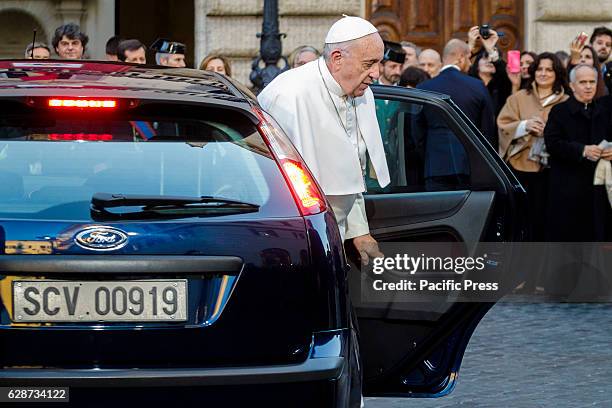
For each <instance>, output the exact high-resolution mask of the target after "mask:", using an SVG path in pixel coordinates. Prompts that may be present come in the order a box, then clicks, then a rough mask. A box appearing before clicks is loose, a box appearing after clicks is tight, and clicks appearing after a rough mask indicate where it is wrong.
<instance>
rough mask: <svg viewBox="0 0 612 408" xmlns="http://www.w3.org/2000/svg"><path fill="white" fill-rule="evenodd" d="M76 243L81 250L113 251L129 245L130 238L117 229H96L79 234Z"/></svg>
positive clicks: (89, 229)
mask: <svg viewBox="0 0 612 408" xmlns="http://www.w3.org/2000/svg"><path fill="white" fill-rule="evenodd" d="M74 241H75V242H76V243H77V245H78V246H80V247H81V248H85V249H92V250H94V251H112V250H115V249H119V248H123V247H124V246H125V245H126V244H127V241H128V236H127V234H126V233H125V232H123V231H121V230H118V229H117V228H110V227H95V228H88V229H86V230H83V231H81V232H79V233H78V234H77V235H76V237H75V239H74Z"/></svg>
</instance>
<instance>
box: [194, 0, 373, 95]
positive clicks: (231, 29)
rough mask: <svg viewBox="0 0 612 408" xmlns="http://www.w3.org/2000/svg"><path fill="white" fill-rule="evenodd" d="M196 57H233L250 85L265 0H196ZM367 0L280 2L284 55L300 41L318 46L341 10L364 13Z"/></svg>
mask: <svg viewBox="0 0 612 408" xmlns="http://www.w3.org/2000/svg"><path fill="white" fill-rule="evenodd" d="M194 1H195V3H194V5H195V33H194V34H195V41H196V47H195V48H196V50H195V53H196V54H195V56H196V58H195V60H196V61H197V63H199V62H200V61H201V60H202V58H203V57H204V56H205V55H206V54H209V53H211V52H215V53H220V54H223V55H225V56H228V57H230V59H231V61H232V71H233V76H234V78H236V79H238V80H239V81H240V82H242V83H244V84H245V85H247V86H250V85H251V83H250V81H249V79H248V78H249V73H250V71H251V61H252V59H253V57H254V56H255V55H256V54H257V52H258V51H259V39H258V38H257V37H256V34H257V33H258V32H260V31H261V23H262V13H263V0H194ZM364 4H365V2H364V0H335V1H323V0H282V1H280V2H279V15H280V21H279V23H280V32H281V33H286V34H287V38H285V39H283V55H288V54H289V53H290V52H291V51H292V50H293V49H294V48H296V47H297V46H299V45H312V46H314V47H316V48H318V49H319V50H321V49H322V48H323V40H324V38H325V34H326V33H327V30H328V29H329V27H330V26H331V24H332V23H333V22H334V21H336V20H337V19H339V18H340V17H341V16H342V14H343V13H344V14H350V15H356V16H362V15H363V11H364Z"/></svg>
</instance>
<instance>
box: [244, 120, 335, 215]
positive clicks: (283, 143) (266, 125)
mask: <svg viewBox="0 0 612 408" xmlns="http://www.w3.org/2000/svg"><path fill="white" fill-rule="evenodd" d="M253 112H254V113H255V115H257V117H258V118H259V125H258V128H259V132H260V133H261V135H262V137H263V139H264V141H265V142H266V144H267V145H268V146H269V147H270V150H271V151H272V154H273V155H274V158H275V160H276V162H277V163H278V166H279V167H280V170H281V172H282V173H283V176H284V177H285V179H286V180H287V184H289V187H290V188H291V193H292V194H293V197H294V199H295V202H296V203H297V205H298V207H299V209H300V213H301V214H302V215H314V214H318V213H320V212H322V211H325V208H326V204H325V197H324V195H323V193H322V192H321V189H320V187H319V186H318V185H317V182H316V181H315V179H314V177H313V176H312V174H310V171H309V170H308V168H307V167H306V164H305V163H304V161H303V160H302V157H301V156H300V155H299V153H298V152H297V150H295V147H293V145H292V144H291V142H290V141H289V140H288V139H287V137H286V136H285V135H284V134H283V133H282V131H281V130H280V128H279V126H278V125H277V124H276V122H275V121H274V119H272V118H271V117H270V116H269V115H268V114H266V113H265V112H263V111H262V110H261V109H259V108H253Z"/></svg>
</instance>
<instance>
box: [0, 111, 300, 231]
mask: <svg viewBox="0 0 612 408" xmlns="http://www.w3.org/2000/svg"><path fill="white" fill-rule="evenodd" d="M0 108H2V104H0ZM4 112H5V113H2V114H1V115H0V197H2V200H0V217H2V218H27V219H53V220H57V219H63V220H66V219H67V220H86V221H89V220H91V216H90V203H91V198H92V196H93V195H94V194H95V193H100V192H104V193H114V194H124V195H129V194H138V195H149V196H185V197H202V196H212V197H217V198H222V199H230V200H237V201H241V202H245V203H250V204H255V205H258V206H260V208H259V211H258V212H257V214H256V215H254V214H240V215H228V216H229V217H253V216H257V217H261V216H265V217H287V216H295V215H297V214H298V212H297V208H296V206H295V204H294V203H293V200H292V198H291V195H290V193H289V191H288V190H287V187H286V184H285V181H284V179H283V177H282V174H281V173H280V171H279V169H278V166H277V165H276V163H275V161H274V160H273V158H272V156H271V154H270V151H269V149H268V147H267V146H266V144H265V143H264V141H263V140H262V138H261V136H260V135H259V133H258V131H257V129H256V127H255V126H254V124H253V123H252V122H251V121H249V120H248V118H246V117H245V116H244V115H243V114H241V113H240V112H239V111H235V110H229V109H220V108H209V109H206V108H199V107H198V108H195V107H192V106H184V107H180V108H179V107H177V106H174V105H173V106H170V105H168V106H160V105H150V106H142V107H140V108H139V109H134V110H132V111H130V112H112V113H99V112H79V111H78V110H66V111H58V112H54V111H50V110H46V109H38V110H36V109H29V108H21V109H15V106H14V105H11V106H10V109H8V108H7V109H5V110H4Z"/></svg>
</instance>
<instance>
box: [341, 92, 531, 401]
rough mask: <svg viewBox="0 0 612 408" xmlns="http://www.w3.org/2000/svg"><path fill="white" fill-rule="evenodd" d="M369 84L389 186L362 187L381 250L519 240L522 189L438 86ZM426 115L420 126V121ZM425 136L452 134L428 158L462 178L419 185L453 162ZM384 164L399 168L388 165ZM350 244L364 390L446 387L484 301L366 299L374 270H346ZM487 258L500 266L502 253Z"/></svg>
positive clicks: (409, 393)
mask: <svg viewBox="0 0 612 408" xmlns="http://www.w3.org/2000/svg"><path fill="white" fill-rule="evenodd" d="M373 90H374V93H375V97H376V98H377V104H378V103H379V102H380V101H384V105H383V104H380V106H384V108H385V109H384V110H381V111H378V110H377V113H379V116H378V119H379V125H380V126H381V132H382V134H383V142H384V145H385V149H386V154H387V161H388V163H389V166H390V173H391V174H392V184H391V186H387V187H385V188H380V189H373V190H372V191H369V192H368V194H366V196H365V201H366V212H367V216H368V222H369V226H370V232H371V234H372V236H373V237H374V238H375V239H377V240H378V241H379V243H380V246H381V250H382V251H383V252H385V244H388V243H392V244H395V245H397V244H398V243H399V244H401V243H407V244H409V243H440V242H441V243H453V245H456V243H459V244H461V245H462V246H463V248H464V250H465V251H466V252H470V253H471V252H473V251H474V250H475V248H476V247H477V246H478V243H479V242H483V241H493V242H504V241H513V240H517V239H519V237H521V236H522V235H521V234H522V227H521V226H522V225H523V221H522V217H521V216H520V215H519V214H521V211H522V208H523V205H524V191H523V190H522V188H521V187H520V184H519V183H518V182H517V180H516V178H515V177H514V176H513V175H512V173H511V172H510V170H509V169H508V167H507V166H506V165H505V164H504V163H503V161H502V160H501V159H500V158H499V157H498V156H497V153H496V152H495V150H494V149H493V148H492V147H491V146H490V145H489V144H488V142H487V141H486V140H485V139H484V137H483V136H482V135H481V134H480V133H479V132H478V131H477V130H476V128H475V127H474V126H473V125H472V124H471V123H469V120H468V119H467V118H466V117H465V116H464V115H463V114H462V113H461V112H460V111H459V109H458V108H457V107H456V106H455V105H454V104H453V102H452V101H451V100H450V99H449V98H448V97H446V96H444V95H440V94H433V93H427V92H423V91H418V90H409V89H404V88H399V87H382V86H378V87H373ZM394 108H395V109H396V111H395V112H391V114H390V115H391V116H390V117H386V118H384V117H383V119H384V120H381V115H380V112H385V114H387V115H388V114H389V112H390V111H393V109H394ZM394 115H395V116H394ZM432 115H436V116H435V120H432V119H431V118H432ZM385 120H386V121H385ZM427 121H429V124H428V125H426V126H420V125H419V123H421V122H427ZM433 122H435V125H432V123H433ZM394 126H395V127H394ZM419 126H420V127H419ZM427 126H429V127H427ZM423 129H425V130H423ZM440 135H442V137H441V136H440ZM434 137H439V140H443V141H444V143H449V140H451V139H453V138H456V139H453V140H451V143H452V144H454V147H453V148H452V149H450V148H446V147H442V148H436V149H437V153H436V154H438V156H436V157H433V159H436V160H441V161H444V160H447V162H448V163H460V162H461V163H463V164H462V165H461V166H455V167H454V168H456V169H460V170H458V171H461V172H463V174H461V175H459V176H456V178H457V179H461V180H462V181H461V185H456V186H454V185H449V187H448V188H444V187H442V188H438V189H437V190H436V189H435V188H434V190H433V191H432V189H431V188H430V187H431V185H430V184H427V181H426V180H427V178H428V177H430V178H435V177H433V176H432V174H431V169H433V170H434V171H435V170H437V169H440V168H442V169H444V168H453V167H452V166H446V165H445V164H442V165H439V164H440V162H435V161H433V160H432V156H431V152H428V149H432V150H433V148H432V147H431V146H432V145H435V143H436V139H433V138H434ZM394 138H395V139H394ZM437 143H440V142H437ZM394 149H395V150H394ZM397 149H400V150H401V152H400V153H399V154H398V153H397ZM461 149H463V152H462V151H461ZM440 152H448V153H444V154H449V155H450V156H449V157H443V156H440ZM428 154H430V156H429V157H428V156H427V155H428ZM461 155H464V156H463V158H462V157H459V156H461ZM409 160H413V162H411V163H408V162H407V161H409ZM403 161H406V162H403ZM466 161H467V162H468V163H469V165H468V166H467V168H466V166H465V163H466ZM428 163H429V164H428ZM393 166H397V168H398V169H399V171H395V172H394V169H393ZM462 166H463V167H462ZM395 170H397V169H395ZM411 172H413V173H411ZM428 172H429V173H428ZM434 176H435V175H434ZM442 179H445V177H442ZM394 183H395V184H394ZM411 183H412V184H411ZM369 185H370V184H369ZM433 185H435V184H433ZM441 185H443V186H444V184H441ZM445 245H446V244H445ZM449 245H450V244H449ZM350 247H351V245H350V243H349V244H347V254H348V255H349V259H351V260H352V261H353V262H354V264H353V266H352V268H353V269H354V270H352V271H350V272H349V287H350V294H351V301H352V302H353V306H354V310H355V313H356V316H357V322H358V326H359V333H360V351H361V355H362V360H363V373H364V395H368V396H389V395H393V396H402V397H415V396H416V397H418V396H428V397H432V396H441V395H445V394H446V393H448V392H450V391H451V390H452V388H453V386H454V384H455V381H456V378H457V372H458V370H459V366H460V364H461V360H462V357H463V352H464V350H465V347H466V346H467V343H468V341H469V338H470V336H471V334H472V333H473V331H474V329H475V328H476V326H477V324H478V322H479V321H480V319H481V318H482V317H483V316H484V315H485V313H486V311H487V310H488V309H489V308H490V307H491V306H492V305H493V303H483V302H480V303H479V302H472V303H468V302H465V303H464V302H459V301H457V298H456V297H453V295H451V294H443V295H441V296H438V297H437V296H434V297H429V298H428V297H424V298H422V299H421V298H418V297H415V298H414V299H412V300H413V301H410V302H406V301H401V300H399V299H400V296H396V297H394V296H393V295H391V296H389V297H388V298H386V299H385V300H384V301H378V302H368V301H365V300H364V299H363V298H362V293H361V290H360V289H361V285H363V284H364V282H365V283H366V284H368V282H369V281H371V280H372V279H375V277H374V276H368V274H367V273H365V272H361V273H360V271H356V270H355V269H357V270H358V269H359V268H357V267H356V266H355V265H356V264H357V259H356V257H355V254H354V251H352V248H350ZM493 264H494V265H496V266H495V267H496V268H498V271H501V270H503V269H500V268H503V267H504V264H503V262H500V263H493ZM447 273H448V272H447ZM451 273H454V272H451ZM404 299H405V298H404Z"/></svg>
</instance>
